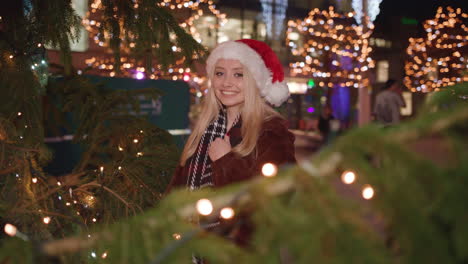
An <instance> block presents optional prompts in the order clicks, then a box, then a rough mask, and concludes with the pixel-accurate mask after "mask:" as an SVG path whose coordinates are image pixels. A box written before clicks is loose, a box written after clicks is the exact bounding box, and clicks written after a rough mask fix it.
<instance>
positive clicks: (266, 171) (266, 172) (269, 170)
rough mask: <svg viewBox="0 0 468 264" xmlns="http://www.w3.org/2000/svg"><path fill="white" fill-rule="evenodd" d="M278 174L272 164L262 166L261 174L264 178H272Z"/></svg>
mask: <svg viewBox="0 0 468 264" xmlns="http://www.w3.org/2000/svg"><path fill="white" fill-rule="evenodd" d="M277 172H278V168H277V167H276V165H275V164H273V163H265V164H263V166H262V174H263V176H265V177H273V176H275V175H276V173H277Z"/></svg>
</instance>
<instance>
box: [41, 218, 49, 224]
mask: <svg viewBox="0 0 468 264" xmlns="http://www.w3.org/2000/svg"><path fill="white" fill-rule="evenodd" d="M42 221H43V222H44V224H46V225H48V224H49V223H50V217H49V216H46V217H44V218H43V219H42Z"/></svg>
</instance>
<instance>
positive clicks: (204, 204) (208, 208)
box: [196, 199, 213, 215]
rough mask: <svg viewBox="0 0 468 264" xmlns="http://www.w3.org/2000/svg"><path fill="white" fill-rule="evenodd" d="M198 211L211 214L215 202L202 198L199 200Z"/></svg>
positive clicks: (202, 213)
mask: <svg viewBox="0 0 468 264" xmlns="http://www.w3.org/2000/svg"><path fill="white" fill-rule="evenodd" d="M196 207H197V211H198V213H200V214H201V215H209V214H211V212H213V204H212V203H211V201H210V200H208V199H200V200H198V202H197V206H196Z"/></svg>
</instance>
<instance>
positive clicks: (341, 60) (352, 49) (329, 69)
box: [286, 7, 374, 88]
mask: <svg viewBox="0 0 468 264" xmlns="http://www.w3.org/2000/svg"><path fill="white" fill-rule="evenodd" d="M373 28H374V26H373V24H370V25H369V27H363V26H358V25H356V24H355V21H354V18H353V13H348V14H347V15H343V14H340V13H336V12H335V11H334V8H333V7H329V9H328V10H323V11H319V10H318V9H317V8H316V9H314V10H312V11H311V12H310V13H309V16H308V17H307V18H305V19H304V20H296V21H293V20H290V21H289V22H288V32H287V39H286V41H287V45H288V46H289V47H290V48H291V52H292V54H293V55H294V56H298V57H302V58H304V59H303V60H302V61H297V62H294V63H291V64H290V67H291V75H292V76H301V75H302V76H307V77H312V78H314V79H315V80H316V82H315V83H318V84H319V86H322V87H325V86H328V87H330V88H331V87H334V86H347V87H355V88H358V87H360V86H361V85H362V86H367V85H368V84H369V79H368V78H367V77H365V75H364V73H365V72H366V71H368V70H369V69H370V68H373V67H374V61H373V60H372V58H371V57H370V56H369V54H370V52H371V51H372V48H371V47H370V46H369V41H368V39H369V37H370V35H371V34H372V30H373ZM299 34H301V35H303V36H304V43H303V44H300V43H298V41H300V38H299Z"/></svg>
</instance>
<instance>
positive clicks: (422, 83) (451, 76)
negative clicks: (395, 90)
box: [404, 7, 468, 92]
mask: <svg viewBox="0 0 468 264" xmlns="http://www.w3.org/2000/svg"><path fill="white" fill-rule="evenodd" d="M467 18H468V14H466V13H463V12H462V10H461V9H460V8H458V9H456V10H455V9H453V8H451V7H447V8H446V9H444V8H442V7H439V8H438V9H437V14H436V16H435V18H434V19H430V20H427V21H425V23H424V29H425V30H426V32H427V35H426V37H425V38H410V39H409V46H408V48H407V50H406V51H407V53H408V55H409V59H408V61H407V62H406V65H405V72H406V77H405V79H404V84H405V85H406V87H408V88H409V89H410V90H411V91H412V92H416V91H418V92H419V91H420V92H431V91H438V90H439V89H440V88H441V87H445V86H452V85H454V84H456V83H459V82H463V81H468V75H467V71H466V70H467V67H468V64H467V60H468V55H467V54H468V28H467V24H466V20H467Z"/></svg>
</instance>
